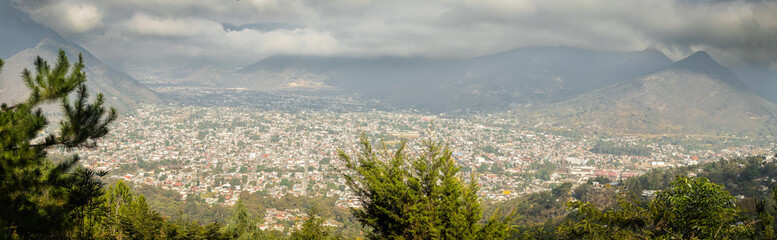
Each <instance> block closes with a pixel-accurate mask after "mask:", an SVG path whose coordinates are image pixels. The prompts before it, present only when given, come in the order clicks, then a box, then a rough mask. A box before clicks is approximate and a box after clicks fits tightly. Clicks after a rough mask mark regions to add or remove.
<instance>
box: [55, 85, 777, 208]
mask: <svg viewBox="0 0 777 240" xmlns="http://www.w3.org/2000/svg"><path fill="white" fill-rule="evenodd" d="M166 94H167V95H168V96H170V97H171V98H177V99H178V100H179V101H181V102H184V103H189V104H146V105H141V106H139V107H138V108H137V109H136V110H134V111H132V112H127V113H122V118H121V119H120V120H119V121H117V122H116V123H115V124H114V125H112V129H111V133H110V134H109V136H108V137H106V138H105V139H104V140H101V141H100V142H99V147H97V148H93V149H79V150H77V153H78V154H79V155H80V156H81V157H82V159H83V160H82V161H83V165H84V166H86V167H90V168H94V169H99V170H108V171H110V175H109V176H110V178H113V179H123V180H124V181H127V182H132V183H134V184H141V185H150V186H155V187H159V188H163V189H169V190H174V191H176V192H179V193H180V195H181V200H184V201H185V200H186V199H191V198H193V197H195V198H200V199H203V200H205V201H206V202H207V203H210V204H222V205H232V204H234V203H235V202H236V201H237V200H238V197H239V194H240V193H241V192H249V193H259V194H261V195H263V196H268V197H274V198H280V197H283V196H284V195H294V196H311V197H334V198H337V199H338V201H337V205H338V206H341V207H357V206H358V203H357V200H356V198H355V197H354V196H352V193H351V192H350V191H348V190H347V189H346V186H345V179H344V178H342V177H341V170H344V166H343V164H344V163H343V161H342V160H341V159H339V157H338V155H337V151H338V150H343V151H345V152H346V153H349V154H354V153H355V152H356V151H358V150H359V145H358V142H359V136H360V135H362V134H364V135H366V136H367V137H368V138H369V139H370V140H371V141H373V142H375V143H376V144H381V143H385V145H386V146H387V148H389V149H391V148H393V147H396V146H397V144H398V143H400V142H401V141H407V144H408V146H409V147H410V149H411V150H410V153H411V154H418V152H417V151H416V150H417V149H420V148H419V147H420V144H422V141H423V140H425V139H432V140H437V141H441V142H442V143H444V144H446V145H447V146H448V147H449V148H450V149H451V150H452V152H453V157H454V158H455V160H456V162H457V163H458V165H459V166H460V167H461V172H460V174H462V175H469V174H475V176H477V178H478V181H479V183H480V185H481V186H480V192H479V195H480V196H481V197H482V198H484V199H487V200H490V201H504V200H508V199H512V198H515V197H517V196H520V195H523V194H527V193H534V192H539V191H545V190H548V189H551V188H553V187H555V186H557V185H559V184H561V183H564V182H570V183H573V184H575V185H577V184H581V183H586V182H588V180H593V179H595V178H596V177H600V176H603V177H606V178H609V179H610V180H611V181H612V182H613V184H617V182H618V181H620V180H622V179H626V178H629V177H633V176H637V175H640V174H642V173H644V172H646V171H648V170H651V169H655V168H667V167H672V166H687V165H692V164H698V163H703V162H709V161H716V160H718V159H721V158H726V159H727V158H735V157H743V156H754V155H759V156H765V157H766V159H772V158H773V156H772V155H771V154H772V153H774V152H775V150H776V149H777V146H775V144H774V143H769V142H766V141H763V142H761V141H759V140H758V139H750V138H747V137H734V136H732V137H728V138H725V137H716V138H710V139H705V138H702V137H697V136H684V135H683V136H647V135H646V136H634V135H623V136H617V135H613V136H598V135H593V134H589V133H574V132H565V131H559V130H549V129H541V128H535V126H536V125H532V126H527V124H526V123H525V122H522V121H521V120H519V119H516V118H511V117H509V116H510V115H509V113H490V114H489V113H483V114H467V115H457V116H446V115H444V114H425V113H420V112H418V111H414V110H397V109H387V108H385V107H382V106H381V105H380V103H379V102H370V101H364V100H361V99H359V98H358V97H355V96H341V95H313V94H304V93H303V94H294V93H265V92H254V91H240V90H218V91H216V92H212V91H209V90H198V91H193V90H188V91H186V92H185V93H184V92H182V91H176V90H170V91H168V92H167V93H166ZM216 104H219V106H215V105H216ZM378 146H380V145H378ZM603 146H607V147H606V148H605V147H603ZM597 149H598V150H597ZM60 151H63V150H60ZM268 211H269V210H268ZM272 211H276V210H275V209H272Z"/></svg>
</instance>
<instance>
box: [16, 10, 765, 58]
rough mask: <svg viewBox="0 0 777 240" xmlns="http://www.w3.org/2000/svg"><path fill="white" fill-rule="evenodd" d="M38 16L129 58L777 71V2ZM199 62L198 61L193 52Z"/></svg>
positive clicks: (109, 54)
mask: <svg viewBox="0 0 777 240" xmlns="http://www.w3.org/2000/svg"><path fill="white" fill-rule="evenodd" d="M24 2H25V3H20V4H21V5H22V6H23V9H24V10H25V11H27V12H29V13H30V14H31V16H32V18H33V19H34V20H36V21H38V22H41V23H43V24H45V25H47V26H49V27H51V28H53V29H55V30H56V31H58V32H60V33H61V34H63V35H65V37H66V38H69V39H72V40H74V41H76V42H78V43H80V44H82V45H84V46H86V47H87V48H88V49H90V50H91V51H92V52H94V53H95V54H96V55H98V56H99V57H101V58H104V59H107V60H108V61H109V62H114V63H116V64H121V65H122V66H143V65H148V66H149V67H151V68H153V67H155V66H157V67H158V66H164V65H170V64H174V63H170V60H171V59H176V58H180V57H187V58H189V59H190V60H189V61H187V62H186V63H187V64H192V63H197V62H199V63H201V64H220V65H222V66H231V67H238V66H242V65H246V64H248V63H251V62H253V61H256V60H259V59H261V58H263V57H266V56H270V55H275V54H307V55H403V56H430V57H459V58H461V57H474V56H479V55H484V54H489V53H494V52H499V51H504V50H508V49H512V48H517V47H523V46H537V45H545V46H548V45H552V46H557V45H564V46H572V47H582V48H591V49H600V50H642V49H645V48H649V47H652V48H657V49H659V50H661V51H663V52H664V53H666V54H667V55H669V56H670V57H672V58H675V59H678V58H681V57H683V56H686V55H687V54H690V53H691V52H693V51H697V50H706V51H708V52H710V53H711V54H712V55H713V56H714V57H715V58H716V59H718V60H721V61H722V62H724V63H726V64H728V65H755V66H766V67H771V68H773V69H777V14H774V13H775V12H777V3H775V2H774V1H691V0H655V1H637V0H588V1H561V0H428V1H415V0H414V1H410V0H395V1H370V0H327V1H321V0H241V1H212V0H192V1H169V0H63V1H50V2H49V1H33V2H29V3H28V2H27V1H24ZM191 59H200V60H191Z"/></svg>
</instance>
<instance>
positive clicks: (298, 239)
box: [289, 208, 342, 240]
mask: <svg viewBox="0 0 777 240" xmlns="http://www.w3.org/2000/svg"><path fill="white" fill-rule="evenodd" d="M323 223H324V220H323V219H321V218H320V217H318V210H317V209H316V208H312V209H311V210H310V211H308V219H305V222H303V223H302V228H301V229H299V230H297V231H294V232H293V233H292V234H291V236H290V237H289V240H337V239H342V236H339V235H335V234H334V233H332V230H331V229H329V228H327V227H325V226H324V225H323Z"/></svg>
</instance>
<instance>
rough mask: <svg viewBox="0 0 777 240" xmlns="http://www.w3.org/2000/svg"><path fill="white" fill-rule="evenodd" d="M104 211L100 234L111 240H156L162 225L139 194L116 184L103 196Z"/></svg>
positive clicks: (161, 219) (161, 220)
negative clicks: (118, 239) (125, 239)
mask: <svg viewBox="0 0 777 240" xmlns="http://www.w3.org/2000/svg"><path fill="white" fill-rule="evenodd" d="M104 197H105V200H104V207H105V209H108V210H107V214H105V218H104V219H103V221H101V222H102V224H104V227H103V228H102V229H105V231H106V232H105V233H104V234H103V235H106V236H110V238H129V239H158V238H160V237H161V233H162V229H163V227H164V225H165V221H164V218H162V216H160V215H159V213H157V212H156V211H154V210H153V209H151V208H150V207H149V206H148V203H146V198H145V197H144V196H143V195H142V194H137V193H135V192H134V191H132V189H130V188H129V186H127V184H125V183H124V181H119V182H117V183H116V184H114V185H113V186H111V187H110V188H109V189H108V192H107V193H106V194H105V196H104Z"/></svg>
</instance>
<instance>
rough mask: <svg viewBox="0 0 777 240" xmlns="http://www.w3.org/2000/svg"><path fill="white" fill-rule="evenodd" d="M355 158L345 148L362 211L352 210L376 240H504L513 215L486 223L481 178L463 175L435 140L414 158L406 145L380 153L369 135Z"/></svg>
mask: <svg viewBox="0 0 777 240" xmlns="http://www.w3.org/2000/svg"><path fill="white" fill-rule="evenodd" d="M361 148H362V149H361V151H360V152H358V153H357V154H356V155H355V156H354V157H351V156H349V155H348V154H347V153H346V152H345V151H342V150H340V151H339V156H340V158H341V159H342V160H343V161H345V163H346V164H345V166H346V168H347V169H345V170H344V171H343V172H342V174H343V176H344V178H345V179H346V185H348V187H350V189H351V191H352V192H353V193H354V194H355V195H356V196H357V197H358V199H359V203H360V204H361V207H357V208H351V212H352V213H353V215H354V217H355V218H356V219H357V220H358V221H359V222H360V223H361V224H362V225H363V226H364V227H366V228H367V230H368V232H367V237H368V238H370V239H503V238H505V237H507V234H508V231H509V229H510V224H509V222H511V220H512V216H506V217H497V216H492V217H491V218H490V219H489V220H488V221H487V222H486V223H485V224H481V218H482V209H481V206H480V200H479V199H478V195H477V191H478V185H477V180H476V178H475V177H474V175H473V176H471V177H470V178H469V181H464V180H462V179H460V178H459V176H457V174H458V172H459V167H458V166H456V163H455V161H454V159H453V157H452V151H451V150H450V149H448V148H447V147H446V146H443V145H442V144H441V143H439V142H435V141H433V140H427V141H425V142H424V143H423V149H422V150H421V152H420V153H419V154H418V156H417V157H415V158H413V157H411V155H410V154H409V153H408V152H407V150H406V145H405V143H404V142H403V143H401V144H400V145H399V147H398V148H397V149H396V150H394V151H391V150H389V149H388V147H386V146H385V145H383V148H382V149H378V150H376V149H374V148H373V147H372V144H371V143H370V141H369V140H368V139H367V137H366V136H364V135H362V137H361Z"/></svg>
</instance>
